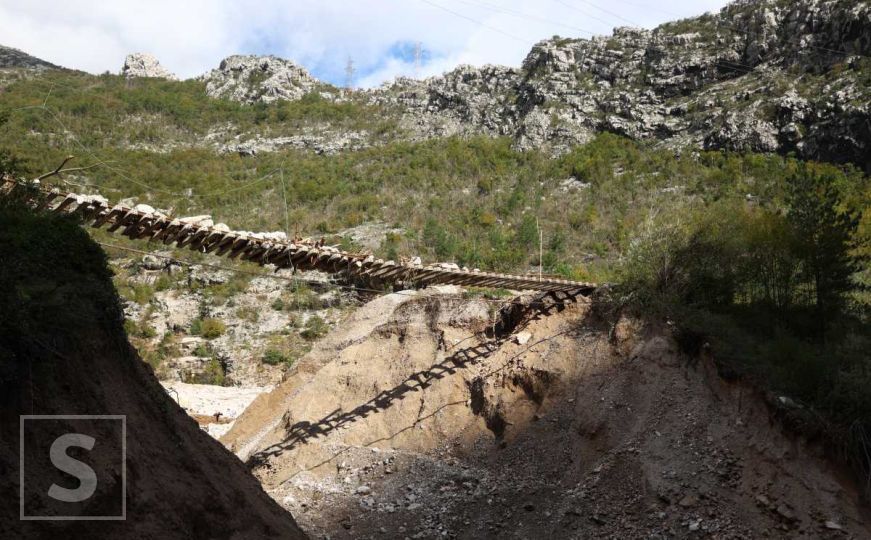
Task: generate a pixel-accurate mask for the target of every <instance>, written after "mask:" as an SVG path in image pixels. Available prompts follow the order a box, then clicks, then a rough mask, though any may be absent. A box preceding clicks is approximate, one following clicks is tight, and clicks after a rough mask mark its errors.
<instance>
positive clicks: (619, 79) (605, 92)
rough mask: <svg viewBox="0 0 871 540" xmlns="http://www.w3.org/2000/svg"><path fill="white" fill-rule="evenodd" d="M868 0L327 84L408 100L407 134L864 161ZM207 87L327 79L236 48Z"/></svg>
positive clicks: (622, 32) (292, 95)
mask: <svg viewBox="0 0 871 540" xmlns="http://www.w3.org/2000/svg"><path fill="white" fill-rule="evenodd" d="M869 54H871V8H869V4H868V3H867V2H854V1H850V0H801V1H798V2H783V1H780V0H741V1H738V2H735V3H733V4H730V5H729V6H727V7H725V8H723V9H722V10H721V11H720V12H719V13H718V14H715V15H703V16H701V17H697V18H692V19H685V20H681V21H676V22H672V23H667V24H664V25H662V26H660V27H658V28H656V29H653V30H644V29H638V28H628V27H623V28H617V29H615V30H614V33H613V35H611V36H600V37H594V38H593V39H589V40H587V39H572V38H559V37H554V38H552V39H548V40H544V41H542V42H540V43H538V44H536V45H535V46H534V47H533V48H532V50H531V51H530V53H529V55H528V56H527V57H526V59H525V60H524V62H523V65H522V66H520V67H518V68H511V67H503V66H483V67H472V66H460V67H458V68H456V69H455V70H453V71H451V72H449V73H445V74H443V75H440V76H437V77H432V78H429V79H426V80H414V79H409V78H399V79H397V80H396V81H394V82H393V83H390V84H386V85H384V86H383V87H381V88H378V89H374V90H367V91H358V92H354V93H352V94H351V95H350V96H348V95H343V94H345V93H338V92H331V93H322V96H323V97H326V98H328V99H338V100H347V99H359V100H363V101H364V102H368V103H376V104H381V105H388V106H390V108H391V110H396V111H399V113H398V114H399V116H400V126H401V127H402V128H403V129H404V136H405V137H409V138H411V139H415V140H418V139H426V138H432V137H443V136H450V135H469V134H478V133H483V134H487V135H493V136H503V135H508V136H511V137H513V138H514V139H515V142H516V145H517V146H518V147H519V148H522V149H527V148H533V147H545V148H550V149H551V150H552V151H553V152H554V153H557V154H558V153H562V152H565V151H566V150H567V149H568V148H570V147H571V146H573V145H577V144H583V143H585V142H587V141H589V140H590V139H591V138H592V136H593V135H595V134H596V133H599V132H603V131H607V132H613V133H618V134H621V135H625V136H628V137H631V138H633V139H651V140H654V141H658V142H661V143H662V144H666V145H668V146H669V147H674V148H676V149H679V148H684V147H692V148H704V149H727V150H735V151H757V152H781V153H787V152H795V153H796V154H797V155H799V157H802V158H807V159H817V160H828V161H837V162H853V163H856V164H859V165H862V166H865V167H866V168H867V167H868V166H869V165H871V164H869V161H868V155H869V152H868V148H869V144H871V128H869V111H871V105H869V100H871V90H869V88H871V84H869V73H871V61H869V59H868V55H869ZM203 80H205V81H206V82H207V84H208V86H207V92H208V93H209V95H211V96H213V97H224V98H229V99H233V100H236V101H241V102H245V103H254V102H271V101H275V100H281V99H286V100H294V99H300V98H301V97H302V96H303V95H305V94H306V93H308V92H311V91H313V90H315V89H316V88H317V87H318V82H317V81H316V80H315V79H314V78H313V77H312V76H311V75H310V74H309V73H308V72H306V71H305V70H304V69H303V68H301V67H299V66H297V65H296V64H294V63H293V62H290V61H287V60H282V59H279V58H275V57H272V56H270V57H255V56H232V57H230V58H227V59H225V60H224V61H223V62H222V63H221V66H220V68H219V69H217V70H214V71H212V72H210V73H208V74H206V75H204V76H203Z"/></svg>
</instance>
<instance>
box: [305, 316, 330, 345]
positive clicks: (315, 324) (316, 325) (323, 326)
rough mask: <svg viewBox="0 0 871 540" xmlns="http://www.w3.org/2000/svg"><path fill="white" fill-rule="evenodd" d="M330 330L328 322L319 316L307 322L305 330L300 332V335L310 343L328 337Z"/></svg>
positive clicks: (312, 317)
mask: <svg viewBox="0 0 871 540" xmlns="http://www.w3.org/2000/svg"><path fill="white" fill-rule="evenodd" d="M329 329H330V327H329V326H328V325H327V323H326V321H324V320H323V319H322V318H320V317H319V316H317V315H313V316H311V317H309V319H308V320H307V321H306V322H305V328H303V330H302V332H300V335H301V336H302V337H304V338H305V339H307V340H309V341H314V340H316V339H319V338H322V337H323V336H325V335H327V332H328V331H329Z"/></svg>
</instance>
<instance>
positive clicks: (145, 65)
mask: <svg viewBox="0 0 871 540" xmlns="http://www.w3.org/2000/svg"><path fill="white" fill-rule="evenodd" d="M121 75H123V76H125V77H127V78H128V79H138V78H143V77H151V78H156V79H173V80H174V79H177V78H178V77H176V76H175V74H173V73H172V72H170V71H169V70H167V69H166V68H164V67H163V66H161V65H160V62H158V61H157V58H155V57H154V56H152V55H150V54H147V53H133V54H128V55H127V58H125V59H124V65H123V66H121Z"/></svg>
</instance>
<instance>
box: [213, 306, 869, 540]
mask: <svg viewBox="0 0 871 540" xmlns="http://www.w3.org/2000/svg"><path fill="white" fill-rule="evenodd" d="M495 307H498V306H495ZM495 307H494V305H493V304H492V303H490V302H487V301H484V300H480V299H473V300H469V299H464V298H463V297H462V295H458V294H454V293H451V292H450V291H438V290H429V291H424V292H422V293H420V294H417V295H410V296H404V297H400V296H399V295H388V296H385V297H382V298H379V299H376V300H374V301H373V302H371V303H369V304H367V305H366V306H364V307H363V308H362V309H361V310H360V311H358V312H357V313H355V314H353V315H352V316H351V317H349V319H348V320H347V321H345V323H344V324H343V325H342V326H341V328H340V329H339V330H337V331H335V332H333V333H331V334H330V335H328V336H327V337H326V338H325V339H324V340H323V341H322V342H321V343H319V344H318V346H317V347H316V348H315V349H314V350H313V351H312V353H310V354H309V355H308V356H307V357H305V358H304V359H303V360H302V361H300V363H299V364H298V366H297V367H296V369H295V371H293V372H291V373H290V374H289V376H288V377H287V379H286V380H285V382H283V383H282V384H281V385H279V386H278V387H276V388H275V389H274V390H273V391H272V392H270V393H267V394H263V395H262V396H260V397H259V398H257V399H256V400H255V401H254V402H253V403H252V405H251V406H250V407H249V408H248V410H246V412H245V413H243V414H242V416H241V417H240V418H239V419H238V420H237V422H236V423H235V425H234V426H233V428H232V429H231V430H230V431H229V432H228V433H227V434H226V435H225V436H224V438H223V439H222V441H223V442H224V443H225V444H226V445H228V446H229V447H230V448H231V449H232V450H234V451H235V452H236V453H237V455H240V456H241V457H242V458H243V459H247V460H249V463H250V464H251V465H252V466H253V467H254V471H255V474H256V475H257V477H258V478H259V479H260V480H261V482H262V483H263V485H264V488H265V489H266V490H267V492H268V493H269V494H270V495H271V496H272V497H273V498H274V499H275V500H277V501H278V502H280V503H281V504H282V505H284V506H285V508H287V509H289V510H291V511H292V512H293V514H294V516H295V517H296V518H297V520H298V522H299V523H300V524H301V525H302V526H303V528H304V529H305V530H306V531H307V532H308V533H309V534H310V535H312V536H313V537H326V536H329V537H331V538H397V537H398V538H403V537H408V538H485V537H518V538H543V537H547V536H553V537H556V538H588V537H610V538H675V537H678V538H684V537H686V538H692V537H701V536H705V537H710V538H758V537H777V538H868V537H871V530H869V528H868V521H869V520H868V509H867V507H865V506H861V505H860V504H859V502H858V497H857V493H856V490H855V488H854V486H853V484H852V483H851V482H850V480H849V475H848V474H847V473H845V471H842V470H840V469H839V468H838V467H836V466H833V465H831V464H830V463H829V462H827V461H826V460H825V459H824V458H823V457H822V453H821V451H819V449H817V448H816V447H814V446H813V445H810V444H807V443H806V442H805V441H802V440H800V439H799V438H797V437H795V436H792V435H790V434H788V433H786V432H784V431H783V430H782V429H781V427H780V425H779V424H778V422H777V420H775V419H774V417H773V415H772V412H771V411H769V410H768V408H767V406H766V405H765V402H764V401H763V400H762V399H761V398H760V396H758V395H757V394H756V393H755V392H753V391H752V390H750V389H749V388H747V387H744V386H743V385H740V384H736V383H728V382H726V381H724V380H722V379H721V378H720V377H719V375H718V374H717V372H716V369H715V368H714V364H713V362H712V361H711V359H709V358H696V359H689V358H686V357H685V356H683V355H682V354H680V353H679V351H678V350H677V348H676V346H675V344H674V343H673V341H672V340H671V339H670V338H669V337H668V335H667V333H663V331H661V330H658V331H654V330H653V329H645V328H642V327H640V326H639V325H638V324H637V323H633V322H632V321H629V320H626V319H623V320H621V321H620V323H619V324H617V325H616V327H609V326H607V325H603V323H602V322H601V321H599V320H598V319H597V317H596V316H595V315H594V314H593V313H592V310H591V307H590V305H589V304H588V303H587V302H586V301H584V300H583V299H581V300H580V301H578V302H576V303H568V304H565V305H553V306H550V307H545V308H543V309H533V308H524V309H521V308H519V307H516V306H515V308H513V309H506V310H503V311H502V312H498V311H497V309H495Z"/></svg>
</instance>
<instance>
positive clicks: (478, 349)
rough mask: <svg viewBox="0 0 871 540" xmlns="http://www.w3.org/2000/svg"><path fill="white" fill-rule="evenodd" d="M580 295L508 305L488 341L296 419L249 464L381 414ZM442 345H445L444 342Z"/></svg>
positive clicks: (482, 357) (485, 335)
mask: <svg viewBox="0 0 871 540" xmlns="http://www.w3.org/2000/svg"><path fill="white" fill-rule="evenodd" d="M580 296H583V293H582V292H581V291H578V292H568V293H566V292H548V293H544V294H541V295H538V296H536V297H535V298H534V299H533V300H532V301H530V302H529V303H526V304H524V303H520V302H514V303H510V304H508V305H506V306H504V307H503V308H502V309H501V310H500V312H499V315H498V319H497V321H496V324H494V325H493V326H491V327H489V328H488V329H487V330H486V331H485V332H484V333H483V336H481V337H483V338H484V339H485V341H484V342H482V343H478V344H476V345H472V346H469V347H464V348H462V349H459V350H457V351H456V352H454V353H452V354H450V355H449V356H447V357H446V358H445V359H444V360H442V361H441V362H438V363H437V364H434V365H432V366H430V367H428V368H426V369H424V370H421V371H417V372H415V373H412V374H411V375H409V376H408V377H407V378H406V379H405V380H404V381H402V383H400V384H398V385H396V386H395V387H393V388H391V389H389V390H384V391H382V392H380V393H379V394H378V395H376V396H374V397H373V398H372V399H370V400H369V401H367V402H365V403H363V404H361V405H359V406H357V407H355V408H354V409H352V410H350V411H347V412H342V411H341V410H340V409H336V410H334V411H332V412H330V413H329V414H328V415H326V416H324V417H323V418H321V419H319V420H317V421H316V422H310V421H307V420H302V421H299V422H296V423H294V424H293V425H291V426H290V427H289V428H288V430H287V437H286V438H285V439H284V440H282V441H281V442H279V443H276V444H273V445H271V446H269V447H267V448H264V449H263V450H261V451H259V452H257V453H255V454H253V455H252V456H251V457H250V458H249V460H248V464H249V466H251V467H252V468H254V467H257V466H259V465H262V464H263V463H265V462H266V461H267V460H268V459H269V458H270V457H274V456H277V455H280V454H282V453H284V452H286V451H288V450H291V449H293V448H294V447H296V446H298V445H300V444H305V443H306V442H307V441H309V440H310V439H314V438H317V437H321V436H326V435H327V434H329V433H330V432H332V431H335V430H337V429H340V428H342V427H344V426H346V425H349V424H351V423H353V422H355V421H357V420H359V419H361V418H366V417H368V416H369V415H372V414H378V413H379V412H381V411H384V410H386V409H388V408H389V407H391V406H392V405H393V404H395V403H396V402H398V401H401V400H403V399H405V397H406V396H407V395H408V394H410V393H412V392H419V391H422V390H424V389H426V388H427V387H429V386H430V385H431V384H432V382H433V381H437V380H439V379H442V378H444V377H445V376H448V375H452V374H454V373H456V372H457V371H458V370H461V369H464V368H466V367H468V366H470V365H474V364H477V363H479V362H481V361H483V360H485V359H486V358H488V357H489V356H490V355H492V354H493V353H494V352H495V351H497V350H498V349H499V348H500V347H501V346H502V344H503V343H505V342H506V341H507V340H508V339H509V338H511V336H512V335H514V334H515V333H517V332H519V331H521V330H523V329H524V328H525V327H526V326H527V325H528V324H529V323H531V322H533V321H535V320H538V319H540V318H543V317H547V316H549V315H551V314H552V313H559V312H561V311H563V310H565V309H566V305H567V304H570V303H574V302H576V301H577V299H578V297H580ZM441 347H444V344H442V345H441ZM447 351H450V349H447Z"/></svg>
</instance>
